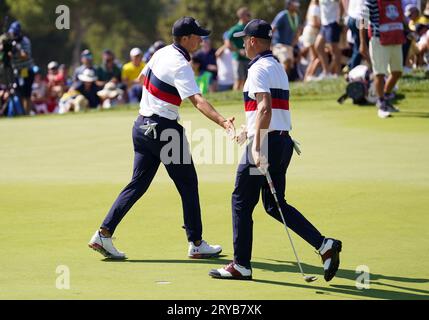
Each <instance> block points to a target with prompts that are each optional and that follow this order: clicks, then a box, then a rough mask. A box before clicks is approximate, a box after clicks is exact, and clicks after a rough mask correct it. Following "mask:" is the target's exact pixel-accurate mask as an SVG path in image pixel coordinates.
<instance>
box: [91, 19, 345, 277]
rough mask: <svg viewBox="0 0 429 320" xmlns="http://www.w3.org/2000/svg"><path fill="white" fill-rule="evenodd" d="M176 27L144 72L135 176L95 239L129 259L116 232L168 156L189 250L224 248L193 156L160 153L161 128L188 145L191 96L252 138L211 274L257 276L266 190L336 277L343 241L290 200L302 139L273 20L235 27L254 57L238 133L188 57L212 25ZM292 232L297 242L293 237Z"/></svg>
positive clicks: (281, 217)
mask: <svg viewBox="0 0 429 320" xmlns="http://www.w3.org/2000/svg"><path fill="white" fill-rule="evenodd" d="M172 34H173V44H171V45H169V46H166V47H164V48H162V49H160V50H158V51H157V52H156V53H155V54H154V55H153V57H152V58H151V60H150V61H149V62H148V64H147V65H146V66H145V68H144V69H143V71H142V73H141V75H140V77H139V79H140V81H141V83H142V86H143V94H142V100H141V103H140V111H139V115H138V117H137V119H136V121H135V123H134V127H133V134H132V136H133V144H134V170H133V177H132V180H131V182H130V183H129V184H128V185H127V186H126V187H125V188H124V189H123V190H122V192H121V193H120V194H119V196H118V197H117V199H116V200H115V202H114V204H113V205H112V207H111V209H110V210H109V212H108V213H107V216H106V217H105V219H104V221H103V222H102V224H101V226H100V228H99V230H97V231H96V232H95V234H94V235H93V237H92V238H91V240H90V242H89V247H90V248H92V249H94V250H96V251H97V252H99V253H101V254H102V255H103V256H105V257H106V258H108V259H117V260H123V259H126V256H125V254H124V253H123V252H120V251H118V250H117V249H116V248H115V247H114V245H113V242H112V235H113V234H114V232H115V230H116V227H117V226H118V225H119V223H120V222H121V221H122V219H123V218H124V216H125V215H126V214H127V213H128V212H129V210H130V209H131V208H132V206H133V205H134V204H135V203H136V202H137V201H138V200H139V199H140V198H141V197H142V196H143V195H144V194H145V192H146V191H147V190H148V188H149V185H150V184H151V182H152V180H153V178H154V177H155V174H156V172H157V170H158V167H159V166H160V164H161V163H162V164H163V165H164V166H165V168H166V170H167V172H168V174H169V176H170V178H171V179H172V180H173V181H174V184H175V186H176V188H177V190H178V192H179V194H180V196H181V199H182V204H183V206H182V207H183V218H184V229H185V231H186V236H187V239H188V243H189V247H188V253H187V255H188V257H189V258H193V259H207V258H212V257H218V256H219V255H220V253H221V252H222V247H221V246H220V245H210V244H209V243H208V242H207V241H205V240H203V237H202V222H201V207H200V199H199V192H198V178H197V173H196V170H195V167H194V164H193V162H192V161H189V162H186V163H184V162H181V161H179V163H166V162H165V161H163V159H162V158H161V150H162V149H163V147H164V146H165V145H166V144H167V143H168V142H166V141H162V139H160V134H157V132H162V131H163V130H167V129H173V130H176V131H177V132H178V133H179V137H180V142H181V144H180V145H182V146H186V145H187V143H184V142H185V141H186V136H185V132H184V128H183V127H182V126H181V125H180V124H179V122H178V119H179V106H180V104H181V103H182V101H183V100H185V99H189V100H190V101H191V102H192V104H193V105H194V106H195V107H196V108H197V109H198V110H199V111H200V112H201V113H202V114H204V115H205V116H206V117H207V118H209V119H210V120H212V121H213V122H215V123H217V124H218V125H219V126H221V127H222V128H224V129H225V130H226V132H227V134H228V135H229V136H230V137H231V138H233V139H235V140H236V141H237V142H238V143H240V144H244V143H245V142H246V141H247V138H248V141H249V142H248V143H247V145H246V151H245V153H244V155H243V158H242V160H241V161H240V164H239V166H238V169H237V176H236V179H235V185H234V191H233V193H232V201H231V203H232V220H233V239H234V241H233V247H234V256H233V260H232V262H231V263H230V264H228V265H227V266H225V267H223V268H220V269H212V270H211V271H210V272H209V275H210V276H211V277H212V278H216V279H240V280H250V279H252V267H251V255H252V241H253V220H252V214H253V211H254V208H255V207H256V205H257V203H258V202H259V198H260V195H261V194H262V201H263V205H264V208H265V211H266V212H267V213H268V214H269V215H270V216H271V217H273V218H274V219H276V220H277V221H279V222H280V223H282V224H284V226H285V227H286V230H287V231H288V229H287V226H290V228H291V229H292V231H294V232H295V233H296V234H298V235H299V236H300V237H301V238H302V239H304V240H305V241H306V242H307V243H309V244H310V245H311V246H312V247H313V248H315V249H316V250H318V252H319V254H320V255H321V258H322V265H323V270H324V277H325V280H326V281H330V280H331V279H332V278H333V277H334V276H335V274H336V272H337V270H338V267H339V263H340V258H339V253H340V251H341V248H342V243H341V241H339V240H336V239H333V238H328V237H325V236H323V235H322V234H321V233H320V232H319V231H318V230H317V229H316V228H315V227H314V226H313V225H312V224H311V223H310V222H309V221H308V220H307V219H306V218H305V217H304V216H303V215H302V214H301V213H300V212H299V211H298V210H297V209H295V208H294V207H292V206H290V205H289V204H288V203H287V202H286V200H285V188H286V172H287V168H288V166H289V163H290V161H291V158H292V154H293V150H294V148H295V150H296V148H297V146H296V143H295V142H294V140H293V139H292V138H291V136H290V131H291V128H292V126H291V118H290V110H289V109H290V105H289V81H288V77H287V74H286V72H285V69H284V67H283V66H282V65H281V64H280V63H279V62H278V60H277V59H276V58H275V57H274V56H273V54H272V52H271V50H270V47H271V40H272V35H273V30H272V28H271V25H270V24H268V23H267V22H265V21H263V20H259V19H254V20H252V21H250V22H249V23H248V24H247V25H246V26H245V27H244V28H243V30H242V31H240V32H236V33H234V34H233V35H230V36H231V37H232V36H233V37H235V38H237V40H238V41H237V42H240V41H241V43H242V45H241V47H240V48H236V49H237V50H241V49H243V47H244V50H245V52H246V55H247V57H248V58H249V59H251V62H250V64H249V69H248V78H247V80H246V83H245V85H244V90H243V95H244V110H245V115H246V127H245V128H242V132H240V133H239V134H236V130H235V126H234V120H235V119H234V118H229V119H226V118H225V117H223V116H222V115H221V114H219V113H218V112H217V111H216V110H215V108H213V106H212V105H211V104H210V103H209V102H207V100H206V99H204V98H203V96H202V95H201V93H200V90H199V88H198V86H197V84H196V81H195V77H194V73H193V70H192V68H191V65H190V63H189V61H190V60H191V56H190V53H193V52H195V51H196V50H197V49H198V48H199V46H200V44H201V41H202V40H201V37H204V36H208V35H209V34H210V31H208V30H206V29H204V28H202V27H201V26H200V25H199V23H198V22H197V21H196V20H195V19H194V18H192V17H184V18H181V19H180V20H178V21H176V23H175V24H174V26H173V29H172ZM237 42H234V43H237ZM183 148H185V147H183ZM185 153H186V154H190V150H183V152H182V154H185ZM268 161H269V163H268ZM255 168H258V169H259V170H258V169H256V171H259V173H258V172H255ZM261 173H262V174H261ZM288 234H289V233H288ZM289 239H290V241H291V245H292V247H293V243H292V239H291V238H290V237H289ZM293 248H294V247H293ZM294 252H295V256H296V258H297V260H298V265H299V267H300V271H301V274H302V275H303V276H304V278H305V280H306V281H314V280H315V278H314V277H308V276H305V275H304V273H303V271H302V268H301V264H300V261H299V259H298V255H297V254H296V251H295V250H294Z"/></svg>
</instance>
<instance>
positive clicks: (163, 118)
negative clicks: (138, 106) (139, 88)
mask: <svg viewBox="0 0 429 320" xmlns="http://www.w3.org/2000/svg"><path fill="white" fill-rule="evenodd" d="M139 118H141V119H144V118H151V119H162V120H166V121H173V122H178V121H177V119H175V120H171V119H168V118H165V117H162V116H160V115H157V114H156V113H154V114H153V115H151V116H143V115H141V114H139Z"/></svg>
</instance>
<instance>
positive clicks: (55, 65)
mask: <svg viewBox="0 0 429 320" xmlns="http://www.w3.org/2000/svg"><path fill="white" fill-rule="evenodd" d="M59 66H60V65H59V64H58V62H56V61H51V62H49V64H48V69H49V70H52V69H58V68H59Z"/></svg>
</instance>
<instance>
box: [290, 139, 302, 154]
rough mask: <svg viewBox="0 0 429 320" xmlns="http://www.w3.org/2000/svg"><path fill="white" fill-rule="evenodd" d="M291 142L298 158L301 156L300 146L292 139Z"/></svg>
mask: <svg viewBox="0 0 429 320" xmlns="http://www.w3.org/2000/svg"><path fill="white" fill-rule="evenodd" d="M292 141H293V148H294V150H295V152H296V154H297V155H299V156H300V155H301V148H300V146H301V144H300V143H299V142H298V141H296V140H294V139H292Z"/></svg>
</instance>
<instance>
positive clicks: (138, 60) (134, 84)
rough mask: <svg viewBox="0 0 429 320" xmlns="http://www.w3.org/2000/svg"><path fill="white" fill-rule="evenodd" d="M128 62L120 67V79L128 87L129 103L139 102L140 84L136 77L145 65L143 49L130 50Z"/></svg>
mask: <svg viewBox="0 0 429 320" xmlns="http://www.w3.org/2000/svg"><path fill="white" fill-rule="evenodd" d="M130 60H131V61H130V62H128V63H126V64H125V65H124V66H123V67H122V81H123V83H125V84H126V86H127V88H128V99H129V102H130V103H139V102H140V99H141V96H142V86H141V84H140V83H139V80H138V77H139V75H140V73H141V72H142V70H143V68H144V67H145V63H144V62H143V51H141V50H140V49H139V48H134V49H132V50H131V51H130Z"/></svg>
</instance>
